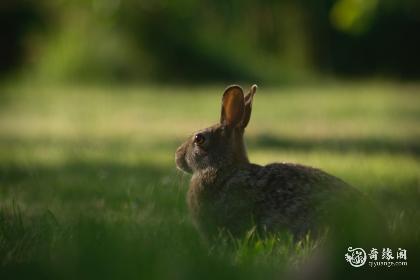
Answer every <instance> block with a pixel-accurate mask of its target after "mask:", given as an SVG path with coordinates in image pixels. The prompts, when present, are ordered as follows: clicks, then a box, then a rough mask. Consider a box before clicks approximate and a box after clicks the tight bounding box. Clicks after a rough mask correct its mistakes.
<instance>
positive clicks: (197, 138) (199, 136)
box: [194, 133, 206, 145]
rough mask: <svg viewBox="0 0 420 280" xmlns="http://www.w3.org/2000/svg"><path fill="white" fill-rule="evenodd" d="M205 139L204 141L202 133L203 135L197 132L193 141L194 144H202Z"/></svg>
mask: <svg viewBox="0 0 420 280" xmlns="http://www.w3.org/2000/svg"><path fill="white" fill-rule="evenodd" d="M205 141H206V138H205V137H204V135H203V134H201V133H197V134H196V135H195V136H194V143H196V144H198V145H201V144H203V143H204V142H205Z"/></svg>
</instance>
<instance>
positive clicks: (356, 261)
mask: <svg viewBox="0 0 420 280" xmlns="http://www.w3.org/2000/svg"><path fill="white" fill-rule="evenodd" d="M347 252H348V253H347V254H345V255H344V257H345V258H346V261H348V262H349V263H350V265H351V266H354V267H360V266H362V265H364V264H365V263H366V259H367V257H366V252H365V250H363V249H362V248H354V249H353V248H352V247H349V248H347Z"/></svg>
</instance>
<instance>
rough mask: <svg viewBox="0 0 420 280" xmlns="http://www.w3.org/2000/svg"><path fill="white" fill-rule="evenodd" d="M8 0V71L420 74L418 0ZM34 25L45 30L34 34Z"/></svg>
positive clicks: (132, 76)
mask: <svg viewBox="0 0 420 280" xmlns="http://www.w3.org/2000/svg"><path fill="white" fill-rule="evenodd" d="M5 3H7V2H2V4H0V7H1V9H0V15H1V22H0V28H1V33H2V38H3V40H4V41H5V42H6V41H7V42H8V43H7V44H2V46H1V49H0V55H1V57H2V64H1V67H0V71H3V72H4V73H5V71H6V72H7V71H10V70H11V69H14V68H16V67H17V66H19V65H22V63H23V65H25V68H29V69H32V72H31V76H38V77H41V78H43V77H47V78H48V79H53V80H60V81H125V82H127V81H160V82H174V81H178V82H179V81H181V82H205V81H221V82H232V81H239V80H246V81H250V80H252V81H258V82H261V81H264V82H276V83H278V82H287V81H292V80H296V79H305V78H307V77H311V76H314V75H315V76H316V75H318V74H319V73H321V74H327V75H331V74H332V75H339V76H369V75H377V74H379V75H380V74H385V75H392V76H395V77H401V78H418V77H420V68H419V67H418V65H419V64H420V56H419V55H418V54H417V53H418V49H420V36H418V30H420V4H419V1H416V0H401V1H393V0H381V1H379V0H311V1H307V0H298V1H296V0H295V1H294V0H282V1H274V0H261V1H256V0H242V1H239V0H230V1H222V0H215V1H214V0H213V1H210V0H203V1H193V0H178V1H170V0H141V1H137V0H102V1H101V0H84V1H82V0H73V1H69V0H56V1H52V0H41V1H35V0H26V1H25V0H17V1H15V2H10V3H11V4H5ZM37 26H43V27H47V28H44V29H47V31H48V32H44V33H43V34H42V35H41V36H40V37H39V36H38V37H36V36H35V35H34V34H35V33H36V29H35V27H37ZM34 38H35V39H34ZM28 54H31V55H30V56H28ZM26 66H28V67H26ZM33 74H36V75H33Z"/></svg>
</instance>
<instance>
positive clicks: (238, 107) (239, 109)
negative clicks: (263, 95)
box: [220, 85, 245, 127]
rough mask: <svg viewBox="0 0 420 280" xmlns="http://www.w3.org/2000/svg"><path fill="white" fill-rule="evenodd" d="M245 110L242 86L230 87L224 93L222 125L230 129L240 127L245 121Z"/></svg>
mask: <svg viewBox="0 0 420 280" xmlns="http://www.w3.org/2000/svg"><path fill="white" fill-rule="evenodd" d="M244 109H245V102H244V93H243V91H242V88H241V87H240V86H236V85H233V86H229V87H228V88H227V89H226V90H225V92H224V93H223V99H222V115H221V117H220V123H222V124H225V125H227V126H229V127H236V126H238V125H239V124H240V123H241V122H242V119H243V115H244Z"/></svg>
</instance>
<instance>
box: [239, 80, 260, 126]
mask: <svg viewBox="0 0 420 280" xmlns="http://www.w3.org/2000/svg"><path fill="white" fill-rule="evenodd" d="M257 88H258V87H257V85H252V86H251V88H250V89H249V93H248V94H247V95H246V96H245V107H244V116H243V119H242V122H241V126H242V127H243V128H245V127H246V126H247V125H248V123H249V120H250V119H251V111H252V101H253V99H254V95H255V93H256V92H257Z"/></svg>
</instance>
